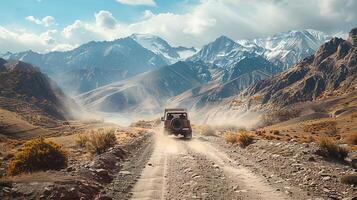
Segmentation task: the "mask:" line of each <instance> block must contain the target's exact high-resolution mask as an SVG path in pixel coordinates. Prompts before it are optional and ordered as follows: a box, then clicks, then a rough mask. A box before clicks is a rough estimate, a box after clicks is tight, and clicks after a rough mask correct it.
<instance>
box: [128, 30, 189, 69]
mask: <svg viewBox="0 0 357 200" xmlns="http://www.w3.org/2000/svg"><path fill="white" fill-rule="evenodd" d="M130 38H132V39H133V40H135V41H136V42H137V43H139V44H140V45H141V46H143V47H144V48H146V49H149V50H150V51H152V52H154V53H155V54H156V55H158V56H160V57H161V58H162V59H163V60H165V61H166V62H167V63H168V64H173V63H175V62H177V61H179V60H182V59H185V58H186V57H188V56H189V55H192V54H194V53H195V52H196V49H194V48H186V47H176V48H175V47H172V46H170V45H169V43H167V42H166V41H165V40H163V39H162V38H160V37H158V36H155V35H150V34H133V35H131V36H130Z"/></svg>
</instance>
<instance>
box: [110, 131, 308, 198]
mask: <svg viewBox="0 0 357 200" xmlns="http://www.w3.org/2000/svg"><path fill="white" fill-rule="evenodd" d="M148 142H149V143H148V144H144V145H148V146H151V149H153V150H152V153H151V154H145V155H141V154H140V153H139V154H137V155H134V158H135V156H141V157H146V159H144V160H145V163H144V162H137V163H135V159H134V160H133V161H134V163H133V161H132V162H130V165H128V166H132V167H133V166H135V165H141V166H140V167H139V166H137V168H141V169H143V170H141V174H140V175H139V174H137V175H136V177H137V178H135V180H137V181H136V182H134V183H132V184H131V186H133V187H130V188H132V189H131V190H128V191H127V194H124V193H121V195H123V196H121V195H120V194H119V195H117V196H116V198H115V199H128V197H129V198H131V199H134V200H138V199H140V200H141V199H170V200H171V199H268V200H269V199H274V200H285V199H303V198H296V197H297V195H299V193H296V194H297V195H296V194H294V196H290V194H287V193H285V192H283V191H282V190H279V189H278V187H276V186H275V185H271V184H269V182H267V180H266V179H265V178H264V177H262V176H260V175H259V174H255V173H254V172H252V171H251V170H250V169H249V168H247V167H244V166H242V165H240V164H239V163H237V162H236V161H235V160H233V159H231V158H230V157H229V156H228V155H227V154H226V153H225V152H223V151H220V150H218V149H217V148H216V147H214V144H212V143H210V142H208V141H204V139H203V140H202V139H201V138H193V139H191V140H184V139H182V138H177V137H168V136H166V135H162V134H161V132H160V131H156V133H155V135H154V139H153V140H150V141H148ZM141 160H143V159H141ZM134 168H135V167H134ZM123 178H124V177H123ZM121 182H125V179H124V180H121Z"/></svg>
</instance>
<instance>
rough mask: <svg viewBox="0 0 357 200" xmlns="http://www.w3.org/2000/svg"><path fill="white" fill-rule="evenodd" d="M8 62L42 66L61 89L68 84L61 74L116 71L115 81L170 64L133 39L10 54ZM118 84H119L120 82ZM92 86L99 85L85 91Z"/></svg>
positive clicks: (77, 79)
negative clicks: (69, 49) (70, 48)
mask: <svg viewBox="0 0 357 200" xmlns="http://www.w3.org/2000/svg"><path fill="white" fill-rule="evenodd" d="M138 58H140V59H138ZM6 59H11V60H13V59H14V60H22V61H24V62H29V63H31V64H33V65H35V66H38V67H40V69H41V70H42V71H44V72H46V73H47V74H49V75H50V76H51V77H53V78H54V79H55V80H56V81H57V82H58V83H59V85H60V86H62V85H64V83H65V81H63V80H62V79H61V78H58V77H57V76H56V75H57V74H58V73H68V72H71V73H72V72H74V73H77V74H80V72H81V70H83V69H85V70H92V69H96V70H97V71H98V70H103V73H106V71H108V70H109V71H110V70H116V71H117V72H119V73H120V75H117V74H113V76H111V75H110V74H109V75H110V76H109V77H108V79H115V78H118V77H123V78H127V77H130V76H133V75H136V74H139V73H142V72H145V71H148V70H151V69H153V68H156V67H160V66H164V65H166V64H168V63H167V61H165V60H163V59H162V57H160V56H159V55H156V54H155V53H153V52H151V51H150V50H148V49H146V48H144V47H142V46H141V45H140V44H138V43H137V42H135V41H134V40H133V39H132V38H123V39H118V40H114V41H103V42H89V43H87V44H84V45H81V46H80V47H78V48H76V49H73V50H71V51H67V52H50V53H47V54H38V53H35V52H32V51H28V52H22V53H16V54H7V56H6ZM99 74H100V73H99ZM74 78H76V79H75V80H72V81H74V82H76V81H77V82H78V81H80V80H83V79H86V78H87V77H86V76H83V77H74ZM95 79H100V77H98V78H94V80H95ZM119 80H120V79H119ZM116 81H118V79H117V80H116ZM85 82H91V80H90V79H87V80H85ZM91 85H96V83H95V82H94V83H93V82H91V83H90V85H88V86H86V87H83V88H88V89H94V88H91V87H90V86H91ZM99 86H101V85H99ZM85 91H87V90H85ZM78 92H83V91H78Z"/></svg>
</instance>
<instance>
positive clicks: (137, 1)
mask: <svg viewBox="0 0 357 200" xmlns="http://www.w3.org/2000/svg"><path fill="white" fill-rule="evenodd" d="M116 1H117V2H119V3H122V4H127V5H131V6H138V5H145V6H156V3H155V1H154V0H116Z"/></svg>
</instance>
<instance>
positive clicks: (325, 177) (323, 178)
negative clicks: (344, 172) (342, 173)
mask: <svg viewBox="0 0 357 200" xmlns="http://www.w3.org/2000/svg"><path fill="white" fill-rule="evenodd" d="M330 179H331V177H330V176H324V177H322V180H324V181H328V180H330Z"/></svg>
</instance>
